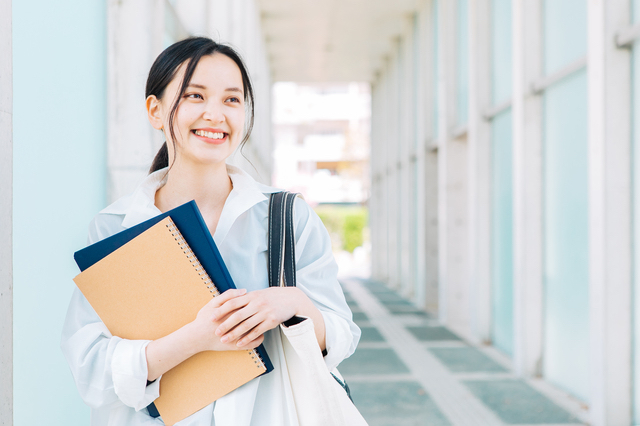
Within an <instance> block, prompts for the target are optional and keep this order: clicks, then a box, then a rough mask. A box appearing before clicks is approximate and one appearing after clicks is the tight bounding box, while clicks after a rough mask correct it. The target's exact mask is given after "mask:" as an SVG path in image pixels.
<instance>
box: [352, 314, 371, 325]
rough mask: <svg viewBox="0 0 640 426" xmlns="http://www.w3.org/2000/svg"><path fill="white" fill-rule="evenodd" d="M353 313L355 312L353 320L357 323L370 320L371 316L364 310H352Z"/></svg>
mask: <svg viewBox="0 0 640 426" xmlns="http://www.w3.org/2000/svg"><path fill="white" fill-rule="evenodd" d="M352 314H353V320H354V321H355V322H356V323H358V322H364V321H369V317H368V316H367V314H365V313H364V312H352Z"/></svg>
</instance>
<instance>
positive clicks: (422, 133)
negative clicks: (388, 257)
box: [413, 1, 432, 309]
mask: <svg viewBox="0 0 640 426" xmlns="http://www.w3.org/2000/svg"><path fill="white" fill-rule="evenodd" d="M430 3H431V2H430V1H427V2H423V3H422V4H421V5H420V8H419V9H418V11H417V17H416V25H417V28H416V39H415V42H416V43H417V46H416V52H417V58H416V61H417V69H416V73H417V75H416V80H415V83H416V86H415V87H414V89H413V90H414V92H415V108H416V112H415V117H416V123H415V131H416V135H415V138H416V151H415V157H416V160H415V161H416V175H415V180H416V182H415V185H416V200H415V202H416V206H415V214H416V229H415V235H416V253H415V254H414V259H415V262H416V266H415V275H416V276H415V283H414V286H415V287H414V300H415V302H416V305H417V306H419V307H420V308H423V309H425V308H426V307H427V226H428V219H427V209H426V203H427V193H426V182H425V179H426V170H425V166H426V156H427V151H426V146H427V131H428V129H429V128H430V127H431V120H430V118H431V117H430V108H429V100H430V99H431V97H430V96H429V95H430V93H431V91H430V90H429V84H428V82H431V81H432V79H431V73H430V72H429V71H430V69H431V67H429V60H428V59H429V58H430V57H431V55H430V54H429V53H430V49H429V46H430V41H431V37H430V36H429V29H430V28H429V25H428V22H429V11H430V6H431V4H430Z"/></svg>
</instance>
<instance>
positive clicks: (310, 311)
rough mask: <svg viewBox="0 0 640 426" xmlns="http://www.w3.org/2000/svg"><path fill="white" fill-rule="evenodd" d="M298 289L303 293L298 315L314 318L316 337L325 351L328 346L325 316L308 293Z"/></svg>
mask: <svg viewBox="0 0 640 426" xmlns="http://www.w3.org/2000/svg"><path fill="white" fill-rule="evenodd" d="M296 288H297V287H296ZM298 291H299V292H300V294H301V296H300V300H301V303H300V305H299V307H298V310H297V312H296V315H298V316H304V317H309V318H311V320H313V325H314V328H315V332H316V338H317V339H318V345H320V349H322V350H323V351H324V350H325V349H326V347H327V344H326V330H325V324H324V317H323V316H322V313H321V312H320V310H319V309H318V308H316V306H315V305H314V304H313V302H312V301H311V299H309V297H307V295H306V294H304V293H303V292H302V290H300V289H298Z"/></svg>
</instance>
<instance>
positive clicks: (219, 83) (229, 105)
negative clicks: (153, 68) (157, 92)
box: [147, 53, 245, 165]
mask: <svg viewBox="0 0 640 426" xmlns="http://www.w3.org/2000/svg"><path fill="white" fill-rule="evenodd" d="M185 68H186V64H182V65H181V66H180V68H179V69H178V72H177V73H176V75H175V77H174V78H173V80H172V81H171V83H169V85H168V86H167V88H166V89H165V91H164V94H163V96H162V99H160V100H158V99H157V98H156V97H155V96H153V95H152V96H149V97H148V98H147V110H148V113H149V121H150V122H151V124H152V125H153V127H155V128H156V129H163V130H164V132H165V136H166V138H167V142H168V143H167V146H168V148H169V157H170V162H169V164H171V162H172V160H173V158H175V160H176V164H178V163H190V164H193V165H209V164H215V163H217V164H224V162H225V160H226V159H227V157H229V156H230V155H231V154H232V153H233V151H234V150H235V149H236V148H237V146H238V145H239V144H240V142H241V141H242V137H243V134H244V123H245V102H244V91H243V82H242V74H241V72H240V68H238V66H237V65H236V63H235V62H234V61H233V60H232V59H231V58H229V57H228V56H226V55H223V54H220V53H214V54H213V55H209V56H203V57H202V59H200V62H198V65H197V66H196V69H195V70H194V73H193V76H192V78H191V81H190V82H189V85H188V86H187V88H186V90H185V92H184V94H183V95H182V97H181V99H180V104H179V106H178V110H177V112H176V114H175V119H174V132H175V139H176V140H175V141H172V140H171V132H170V131H169V115H170V111H171V107H172V105H173V103H174V101H175V99H176V96H177V95H178V92H179V90H180V85H181V84H182V79H183V76H184V71H185ZM172 142H175V151H176V152H173V145H174V144H173V143H172ZM174 156H175V157H174Z"/></svg>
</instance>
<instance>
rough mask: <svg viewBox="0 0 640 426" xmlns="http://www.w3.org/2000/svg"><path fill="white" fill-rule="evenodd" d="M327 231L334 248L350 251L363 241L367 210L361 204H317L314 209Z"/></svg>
mask: <svg viewBox="0 0 640 426" xmlns="http://www.w3.org/2000/svg"><path fill="white" fill-rule="evenodd" d="M314 210H315V211H316V213H317V214H318V216H320V219H322V222H323V223H324V226H325V227H326V228H327V231H329V235H330V236H331V243H332V245H333V248H334V249H338V248H341V249H342V250H346V251H348V252H350V253H353V250H354V249H355V248H356V247H359V246H361V245H362V244H363V243H364V238H365V228H366V226H367V222H368V211H367V208H366V207H362V206H340V205H319V206H317V207H316V208H315V209H314Z"/></svg>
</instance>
